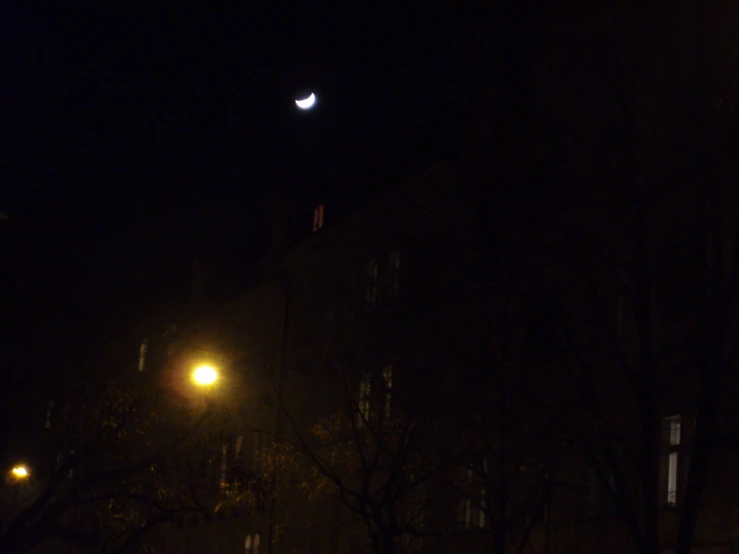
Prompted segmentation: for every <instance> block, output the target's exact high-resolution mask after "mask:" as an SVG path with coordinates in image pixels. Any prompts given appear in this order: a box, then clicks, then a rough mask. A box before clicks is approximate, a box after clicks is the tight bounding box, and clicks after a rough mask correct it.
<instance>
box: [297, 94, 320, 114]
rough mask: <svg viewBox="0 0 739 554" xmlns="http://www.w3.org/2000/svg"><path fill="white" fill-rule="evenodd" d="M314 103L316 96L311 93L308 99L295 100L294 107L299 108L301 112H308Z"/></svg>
mask: <svg viewBox="0 0 739 554" xmlns="http://www.w3.org/2000/svg"><path fill="white" fill-rule="evenodd" d="M315 103H316V95H315V94H313V93H312V92H311V93H310V96H309V97H308V98H303V99H302V100H296V101H295V105H296V106H297V107H298V108H300V109H301V110H309V109H311V108H312V107H313V104H315Z"/></svg>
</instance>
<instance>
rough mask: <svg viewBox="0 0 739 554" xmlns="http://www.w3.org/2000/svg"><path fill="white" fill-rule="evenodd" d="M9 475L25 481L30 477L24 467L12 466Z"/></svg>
mask: <svg viewBox="0 0 739 554" xmlns="http://www.w3.org/2000/svg"><path fill="white" fill-rule="evenodd" d="M10 473H11V474H12V475H13V477H15V478H16V479H26V478H28V477H29V476H30V475H31V474H30V472H29V471H28V468H27V467H26V466H24V465H17V466H14V467H13V468H12V469H11V470H10Z"/></svg>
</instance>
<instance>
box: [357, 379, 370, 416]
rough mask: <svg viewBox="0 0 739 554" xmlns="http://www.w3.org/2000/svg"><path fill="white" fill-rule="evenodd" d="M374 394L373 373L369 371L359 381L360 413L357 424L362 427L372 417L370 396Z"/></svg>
mask: <svg viewBox="0 0 739 554" xmlns="http://www.w3.org/2000/svg"><path fill="white" fill-rule="evenodd" d="M371 394H372V374H370V373H367V374H366V375H365V376H364V377H362V380H361V381H360V382H359V405H358V408H359V413H358V414H357V416H358V417H357V426H358V427H362V426H363V425H364V424H365V423H366V422H367V421H369V418H370V396H371Z"/></svg>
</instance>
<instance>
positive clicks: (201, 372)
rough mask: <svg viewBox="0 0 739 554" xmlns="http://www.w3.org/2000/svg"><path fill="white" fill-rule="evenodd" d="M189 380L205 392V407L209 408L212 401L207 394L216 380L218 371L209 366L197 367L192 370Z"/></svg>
mask: <svg viewBox="0 0 739 554" xmlns="http://www.w3.org/2000/svg"><path fill="white" fill-rule="evenodd" d="M191 379H192V382H193V383H194V384H195V385H196V386H198V387H200V388H201V389H203V390H204V391H205V406H206V408H210V407H211V403H212V399H211V397H210V395H209V394H208V393H209V392H210V390H211V388H212V387H213V385H214V384H215V382H216V381H217V380H218V371H217V370H216V368H214V367H213V366H211V365H207V364H204V365H199V366H197V367H196V368H195V369H194V370H193V372H192V375H191Z"/></svg>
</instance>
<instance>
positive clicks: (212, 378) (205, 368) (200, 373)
mask: <svg viewBox="0 0 739 554" xmlns="http://www.w3.org/2000/svg"><path fill="white" fill-rule="evenodd" d="M216 379H218V372H217V371H216V370H215V368H214V367H212V366H209V365H201V366H198V367H196V368H195V371H193V372H192V380H193V383H195V384H196V385H198V386H200V387H208V386H210V385H212V384H213V383H215V382H216Z"/></svg>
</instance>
